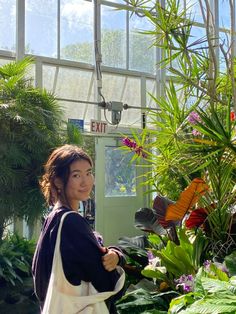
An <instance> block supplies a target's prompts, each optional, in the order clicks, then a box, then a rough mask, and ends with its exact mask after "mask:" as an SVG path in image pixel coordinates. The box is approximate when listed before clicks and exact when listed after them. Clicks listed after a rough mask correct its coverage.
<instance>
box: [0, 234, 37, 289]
mask: <svg viewBox="0 0 236 314" xmlns="http://www.w3.org/2000/svg"><path fill="white" fill-rule="evenodd" d="M34 251H35V243H34V242H33V241H32V240H26V239H24V238H21V237H19V236H18V235H17V234H13V235H7V236H6V237H5V238H4V239H3V240H2V241H1V242H0V280H1V281H4V282H7V283H10V284H11V285H15V283H16V281H20V282H22V277H25V276H31V264H32V257H33V254H34Z"/></svg>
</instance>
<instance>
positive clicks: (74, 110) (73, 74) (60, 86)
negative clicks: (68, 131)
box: [43, 65, 97, 129]
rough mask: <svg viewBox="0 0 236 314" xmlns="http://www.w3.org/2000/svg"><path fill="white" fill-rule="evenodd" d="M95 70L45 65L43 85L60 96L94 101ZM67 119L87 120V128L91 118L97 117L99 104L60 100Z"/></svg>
mask: <svg viewBox="0 0 236 314" xmlns="http://www.w3.org/2000/svg"><path fill="white" fill-rule="evenodd" d="M93 75H94V74H93V72H92V71H86V70H77V69H72V68H65V67H55V66H46V65H44V66H43V87H44V88H46V89H47V90H49V91H52V92H53V93H55V94H56V95H57V97H58V98H66V99H71V100H76V99H78V100H81V101H91V102H92V101H94V79H93ZM60 103H61V106H62V108H63V110H64V117H65V119H68V118H74V119H83V120H85V129H88V128H89V123H90V119H95V117H96V110H97V106H95V105H92V104H84V103H79V102H78V103H75V102H69V101H68V102H63V103H62V102H60Z"/></svg>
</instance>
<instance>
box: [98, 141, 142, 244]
mask: <svg viewBox="0 0 236 314" xmlns="http://www.w3.org/2000/svg"><path fill="white" fill-rule="evenodd" d="M120 145H121V139H120V138H107V137H100V138H97V139H96V144H95V149H96V160H95V195H96V214H95V229H96V230H97V231H98V232H100V233H101V234H102V235H103V238H104V242H105V245H111V244H114V245H115V244H117V242H118V239H119V238H120V237H122V236H128V237H133V236H136V235H139V234H141V233H142V232H141V231H140V230H139V229H137V228H135V227H134V215H135V212H136V210H137V209H139V208H140V207H145V206H147V205H146V204H147V196H145V195H144V191H143V188H142V187H141V186H140V180H141V179H140V178H138V177H139V175H140V174H141V168H140V167H137V166H136V165H135V164H134V163H132V164H130V163H129V160H130V158H131V157H132V156H131V154H132V153H131V154H127V153H124V152H123V151H122V150H121V149H119V148H118V147H119V146H120Z"/></svg>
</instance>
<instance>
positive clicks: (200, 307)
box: [168, 264, 236, 314]
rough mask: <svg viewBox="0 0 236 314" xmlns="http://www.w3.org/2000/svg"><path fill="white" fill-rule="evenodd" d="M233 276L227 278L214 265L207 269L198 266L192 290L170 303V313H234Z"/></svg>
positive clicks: (235, 298) (235, 305)
mask: <svg viewBox="0 0 236 314" xmlns="http://www.w3.org/2000/svg"><path fill="white" fill-rule="evenodd" d="M235 283H236V282H235V278H234V277H231V278H229V277H228V276H227V274H226V273H225V272H223V271H221V270H220V269H219V268H217V267H216V265H214V264H211V265H210V267H209V269H208V270H205V269H203V268H200V269H199V271H198V273H197V275H196V279H195V289H194V292H191V293H188V294H185V295H182V296H179V297H177V298H175V299H173V300H172V301H171V303H170V308H169V312H168V313H170V314H176V313H181V314H187V313H192V314H193V313H194V314H201V313H205V314H207V313H209V314H210V313H219V314H220V313H235V311H236V297H235V291H236V285H235Z"/></svg>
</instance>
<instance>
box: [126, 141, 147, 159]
mask: <svg viewBox="0 0 236 314" xmlns="http://www.w3.org/2000/svg"><path fill="white" fill-rule="evenodd" d="M122 143H123V144H124V145H125V146H127V147H129V148H130V149H131V150H133V151H134V152H135V153H136V154H137V155H138V156H141V157H143V158H147V154H146V153H145V152H144V151H143V146H139V145H138V144H137V143H136V142H135V141H134V140H131V139H130V138H129V137H125V138H123V139H122Z"/></svg>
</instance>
